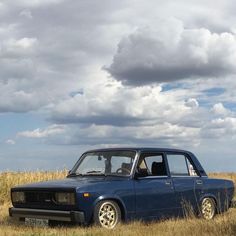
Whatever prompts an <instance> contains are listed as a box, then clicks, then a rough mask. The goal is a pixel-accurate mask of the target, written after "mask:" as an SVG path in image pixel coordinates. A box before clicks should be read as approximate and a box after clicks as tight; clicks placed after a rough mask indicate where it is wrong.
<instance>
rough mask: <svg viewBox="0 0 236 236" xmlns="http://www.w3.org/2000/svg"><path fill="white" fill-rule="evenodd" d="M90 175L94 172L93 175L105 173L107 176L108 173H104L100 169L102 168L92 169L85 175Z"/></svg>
mask: <svg viewBox="0 0 236 236" xmlns="http://www.w3.org/2000/svg"><path fill="white" fill-rule="evenodd" d="M87 174H88V175H90V174H92V175H105V176H106V174H105V173H103V172H102V171H100V170H91V171H87V172H86V173H85V175H87Z"/></svg>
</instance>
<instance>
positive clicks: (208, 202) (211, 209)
mask: <svg viewBox="0 0 236 236" xmlns="http://www.w3.org/2000/svg"><path fill="white" fill-rule="evenodd" d="M200 211H201V212H200V213H201V217H202V218H204V219H206V220H211V219H213V218H214V216H215V215H216V203H215V201H214V199H213V198H204V199H203V200H202V203H201V208H200Z"/></svg>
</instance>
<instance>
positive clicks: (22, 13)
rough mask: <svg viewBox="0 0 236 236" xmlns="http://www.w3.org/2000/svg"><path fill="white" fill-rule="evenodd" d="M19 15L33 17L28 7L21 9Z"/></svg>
mask: <svg viewBox="0 0 236 236" xmlns="http://www.w3.org/2000/svg"><path fill="white" fill-rule="evenodd" d="M19 15H20V16H22V17H25V18H28V19H32V18H33V16H32V13H31V11H30V10H29V9H25V10H23V11H21V12H20V14H19Z"/></svg>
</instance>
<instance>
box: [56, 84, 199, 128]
mask: <svg viewBox="0 0 236 236" xmlns="http://www.w3.org/2000/svg"><path fill="white" fill-rule="evenodd" d="M183 97H185V96H183V95H182V96H181V95H178V93H177V94H175V93H168V92H162V88H161V86H156V87H150V86H146V87H137V88H127V87H124V86H122V85H120V84H119V83H117V82H111V83H110V84H107V85H104V84H101V85H100V86H96V87H91V88H87V89H85V90H84V91H83V93H82V94H76V95H75V96H73V97H70V98H69V99H65V100H64V101H62V102H60V103H58V104H57V105H56V106H55V107H54V108H53V109H52V112H51V119H52V120H53V121H54V122H56V123H82V124H97V125H99V124H100V125H106V124H107V125H113V126H136V125H144V124H149V125H151V124H157V123H163V122H164V121H169V122H171V123H173V122H176V123H178V122H180V123H181V120H183V118H184V117H188V116H189V115H190V114H191V113H192V108H193V107H195V108H196V107H197V101H196V100H194V99H192V100H191V99H190V100H189V101H188V102H187V104H186V103H185V102H184V101H183V100H182V99H183Z"/></svg>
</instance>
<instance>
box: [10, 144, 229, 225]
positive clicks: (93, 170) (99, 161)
mask: <svg viewBox="0 0 236 236" xmlns="http://www.w3.org/2000/svg"><path fill="white" fill-rule="evenodd" d="M233 194H234V185H233V182H232V181H230V180H223V179H212V178H208V177H207V174H206V172H205V171H204V169H203V168H202V166H201V164H200V163H199V161H198V160H197V158H196V157H195V156H194V154H192V153H191V152H188V151H183V150H175V149H161V148H113V149H99V150H91V151H88V152H85V153H84V154H83V155H82V156H81V157H80V158H79V160H78V162H77V163H76V164H75V166H74V167H73V168H72V170H71V171H70V172H69V174H68V176H67V178H66V179H64V180H57V181H48V182H40V183H34V184H28V185H23V186H18V187H14V188H12V189H11V199H12V205H13V207H11V208H10V209H9V214H10V216H12V217H17V218H19V219H20V220H24V221H26V222H31V223H35V222H38V223H40V222H41V223H43V224H45V223H46V224H47V223H50V222H75V223H80V224H86V225H87V224H90V223H95V224H98V225H101V226H103V227H105V228H114V227H115V226H116V225H117V224H118V223H119V222H121V221H128V220H135V219H142V220H154V219H158V218H167V217H175V216H177V217H179V216H183V215H186V212H187V213H188V211H189V210H191V211H192V212H194V213H195V214H196V215H198V216H201V217H203V218H205V219H212V218H213V217H214V216H215V214H217V213H221V212H224V211H226V210H228V208H229V207H230V205H231V201H232V198H233Z"/></svg>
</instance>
